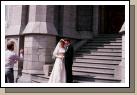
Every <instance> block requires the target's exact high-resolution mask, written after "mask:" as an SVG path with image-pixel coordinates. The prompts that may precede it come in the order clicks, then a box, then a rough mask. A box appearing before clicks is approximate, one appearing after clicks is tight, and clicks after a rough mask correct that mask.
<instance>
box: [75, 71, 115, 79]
mask: <svg viewBox="0 0 137 95" xmlns="http://www.w3.org/2000/svg"><path fill="white" fill-rule="evenodd" d="M73 76H86V77H92V78H93V77H96V76H102V77H114V74H100V73H94V72H93V73H92V72H79V71H73ZM83 80H84V79H83Z"/></svg>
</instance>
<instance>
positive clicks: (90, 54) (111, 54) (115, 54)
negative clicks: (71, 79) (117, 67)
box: [75, 52, 122, 58]
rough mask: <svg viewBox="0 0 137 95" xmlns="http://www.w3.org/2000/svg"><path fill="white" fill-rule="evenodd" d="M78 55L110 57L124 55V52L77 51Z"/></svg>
mask: <svg viewBox="0 0 137 95" xmlns="http://www.w3.org/2000/svg"><path fill="white" fill-rule="evenodd" d="M75 56H76V57H77V56H96V57H99V56H100V57H102V56H107V57H108V56H110V57H120V58H121V57H122V54H121V53H101V52H91V53H87V54H86V53H83V54H82V53H79V52H77V53H76V55H75Z"/></svg>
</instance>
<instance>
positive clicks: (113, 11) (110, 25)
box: [100, 5, 125, 34]
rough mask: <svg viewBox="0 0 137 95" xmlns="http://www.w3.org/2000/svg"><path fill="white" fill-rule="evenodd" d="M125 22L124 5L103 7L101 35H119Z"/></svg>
mask: <svg viewBox="0 0 137 95" xmlns="http://www.w3.org/2000/svg"><path fill="white" fill-rule="evenodd" d="M124 21H125V6H124V5H105V6H102V7H101V25H100V27H101V30H100V33H101V34H102V33H103V34H104V33H105V34H117V33H118V32H119V30H120V28H121V27H122V25H123V23H124Z"/></svg>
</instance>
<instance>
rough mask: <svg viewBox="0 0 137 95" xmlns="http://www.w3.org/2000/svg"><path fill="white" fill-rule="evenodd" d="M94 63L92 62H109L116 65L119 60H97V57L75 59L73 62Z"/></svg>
mask: <svg viewBox="0 0 137 95" xmlns="http://www.w3.org/2000/svg"><path fill="white" fill-rule="evenodd" d="M77 62H78V63H80V62H81V63H94V64H111V65H118V64H119V63H120V62H121V61H112V60H97V59H86V60H83V59H75V60H74V62H73V63H77Z"/></svg>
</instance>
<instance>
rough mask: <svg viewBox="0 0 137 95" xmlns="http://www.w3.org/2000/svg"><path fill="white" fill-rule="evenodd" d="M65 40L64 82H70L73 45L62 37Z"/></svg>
mask: <svg viewBox="0 0 137 95" xmlns="http://www.w3.org/2000/svg"><path fill="white" fill-rule="evenodd" d="M64 42H65V68H66V82H67V83H72V82H73V76H72V65H73V46H72V43H71V40H69V39H67V38H64Z"/></svg>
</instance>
